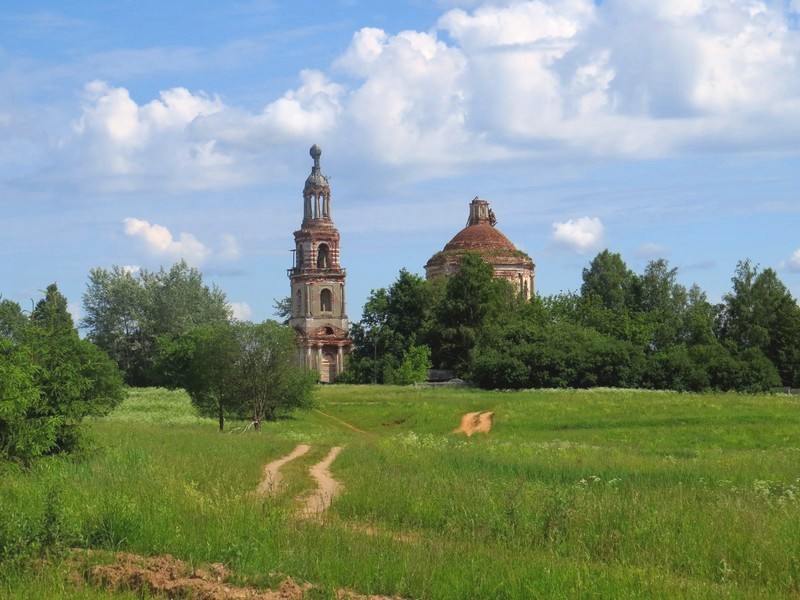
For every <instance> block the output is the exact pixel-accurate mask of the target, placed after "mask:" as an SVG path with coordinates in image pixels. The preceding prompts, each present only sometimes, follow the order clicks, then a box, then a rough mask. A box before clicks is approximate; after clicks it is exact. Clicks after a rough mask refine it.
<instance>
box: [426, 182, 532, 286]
mask: <svg viewBox="0 0 800 600" xmlns="http://www.w3.org/2000/svg"><path fill="white" fill-rule="evenodd" d="M495 223H496V219H495V217H494V213H493V212H492V211H491V209H490V208H489V203H488V202H487V201H486V200H481V199H479V198H477V197H476V198H475V199H474V200H473V201H472V202H471V203H470V213H469V219H468V221H467V226H466V227H464V229H462V230H461V231H459V232H458V233H457V234H456V235H455V236H453V239H451V240H450V241H449V242H448V243H447V245H445V247H444V249H443V250H442V251H441V252H437V253H436V254H434V255H433V256H432V257H431V258H430V260H429V261H428V262H427V264H426V265H425V276H426V277H427V278H428V279H432V278H434V277H440V276H445V277H449V276H451V275H454V274H456V273H457V272H458V271H459V269H460V268H461V260H462V258H463V257H464V255H465V254H466V253H468V252H475V253H477V254H479V255H480V256H481V258H483V260H484V261H486V262H487V263H489V264H490V265H492V268H493V270H494V276H495V277H497V278H502V279H506V280H508V281H510V282H511V283H512V284H513V285H514V286H515V287H516V288H517V290H518V291H519V292H520V294H522V295H523V297H524V298H525V299H526V300H527V299H528V298H530V297H531V295H532V294H533V276H534V269H535V268H536V265H535V264H533V261H532V260H531V258H530V257H529V256H528V255H527V254H525V253H524V252H522V251H521V250H517V248H516V247H515V246H514V244H512V243H511V241H510V240H509V239H508V238H507V237H506V236H505V235H503V234H502V233H501V232H500V231H498V230H497V229H496V228H495V226H494V224H495Z"/></svg>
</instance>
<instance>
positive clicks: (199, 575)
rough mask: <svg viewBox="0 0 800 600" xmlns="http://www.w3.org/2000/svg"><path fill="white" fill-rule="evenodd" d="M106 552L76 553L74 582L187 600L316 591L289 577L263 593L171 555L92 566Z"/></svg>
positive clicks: (288, 596) (350, 599)
mask: <svg viewBox="0 0 800 600" xmlns="http://www.w3.org/2000/svg"><path fill="white" fill-rule="evenodd" d="M107 555H108V553H106V552H95V551H92V550H82V549H75V550H73V551H72V557H71V563H72V567H73V574H74V575H75V579H76V580H75V583H76V584H77V585H82V584H83V583H84V582H85V583H88V584H90V585H92V586H94V587H99V588H102V589H105V590H107V591H109V592H114V591H132V592H134V593H137V594H142V595H143V596H145V595H146V596H147V597H150V596H151V595H163V596H164V597H166V598H185V599H187V600H302V599H303V598H305V597H307V592H309V590H311V589H313V588H314V586H312V585H311V584H310V583H304V584H302V585H300V584H298V583H296V582H295V581H294V580H293V579H292V578H291V577H285V578H284V579H283V581H282V582H281V584H280V586H278V589H277V590H258V589H256V588H253V587H245V586H236V585H232V584H231V583H230V579H231V577H232V573H231V572H230V571H229V570H228V569H227V568H225V566H224V565H222V564H219V563H214V564H211V565H203V566H201V567H199V568H197V569H192V568H190V567H189V565H187V564H186V563H185V562H183V561H182V560H178V559H177V558H174V557H172V556H170V555H169V554H167V555H165V556H152V557H146V556H139V555H136V554H129V553H127V552H118V553H116V554H115V555H114V556H113V558H114V563H112V564H110V565H96V564H95V565H92V564H90V563H91V562H95V560H92V558H93V557H95V556H107ZM336 598H337V599H338V600H402V599H401V598H398V597H391V596H369V595H364V594H357V593H355V592H352V591H350V590H345V589H340V590H339V591H338V592H337V594H336Z"/></svg>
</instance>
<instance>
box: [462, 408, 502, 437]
mask: <svg viewBox="0 0 800 600" xmlns="http://www.w3.org/2000/svg"><path fill="white" fill-rule="evenodd" d="M493 423H494V413H493V412H471V413H467V414H465V415H464V416H463V417H461V425H460V426H459V428H458V429H456V433H466V434H467V437H469V436H471V435H472V434H473V433H489V432H490V431H491V430H492V424H493Z"/></svg>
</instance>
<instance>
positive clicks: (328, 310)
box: [289, 144, 350, 383]
mask: <svg viewBox="0 0 800 600" xmlns="http://www.w3.org/2000/svg"><path fill="white" fill-rule="evenodd" d="M310 154H311V158H313V159H314V165H313V166H312V167H311V174H310V175H309V176H308V178H307V179H306V184H305V186H304V187H303V222H302V224H301V225H300V229H299V230H297V231H295V232H294V242H295V248H294V265H293V266H292V268H291V269H289V279H290V280H291V290H292V291H291V293H292V296H291V297H292V311H291V317H290V319H289V325H290V326H291V327H293V328H294V329H295V331H297V333H298V334H299V337H300V340H299V344H298V352H299V357H298V358H299V360H300V362H301V363H302V364H304V365H305V366H306V367H308V368H310V369H314V370H316V371H317V372H319V378H320V381H322V382H324V383H332V382H333V381H335V379H336V377H337V375H339V373H341V372H342V369H343V368H344V357H345V355H346V354H347V353H348V351H349V350H350V339H349V338H348V335H347V332H348V322H347V312H346V310H345V275H346V274H345V270H344V269H343V268H342V266H341V264H340V263H339V231H338V230H337V229H336V227H334V225H333V219H332V218H331V188H330V185H329V184H328V179H327V178H326V177H325V175H323V174H322V170H321V168H320V160H319V159H320V156H322V150H320V148H319V146H317V145H316V144H314V145H313V146H312V147H311V150H310Z"/></svg>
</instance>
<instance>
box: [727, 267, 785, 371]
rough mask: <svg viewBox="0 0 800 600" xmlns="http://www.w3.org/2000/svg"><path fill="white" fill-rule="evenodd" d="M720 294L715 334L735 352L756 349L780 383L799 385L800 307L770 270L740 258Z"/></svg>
mask: <svg viewBox="0 0 800 600" xmlns="http://www.w3.org/2000/svg"><path fill="white" fill-rule="evenodd" d="M731 281H732V283H733V289H732V290H731V292H729V293H728V294H725V296H723V304H722V306H721V307H720V310H719V313H718V319H717V326H716V330H717V335H718V337H719V339H720V341H722V342H723V343H724V344H726V345H728V347H730V348H731V349H733V350H734V351H735V352H736V353H739V354H742V353H744V352H745V351H748V350H754V349H755V350H758V351H759V352H760V354H761V355H763V356H764V357H766V358H767V359H768V360H769V361H771V362H772V363H773V364H774V365H775V368H776V369H777V371H778V375H779V377H780V381H781V383H782V385H785V386H792V387H797V386H800V307H798V305H797V302H796V300H795V299H794V298H793V297H792V295H791V294H790V293H789V291H788V289H787V288H786V286H785V285H783V283H782V282H781V281H780V279H778V276H777V274H776V273H775V271H773V270H772V269H765V270H763V271H760V272H759V269H758V266H754V265H752V264H751V263H750V261H749V260H745V261H740V262H739V263H738V265H737V267H736V272H735V274H734V276H733V278H732V279H731Z"/></svg>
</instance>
